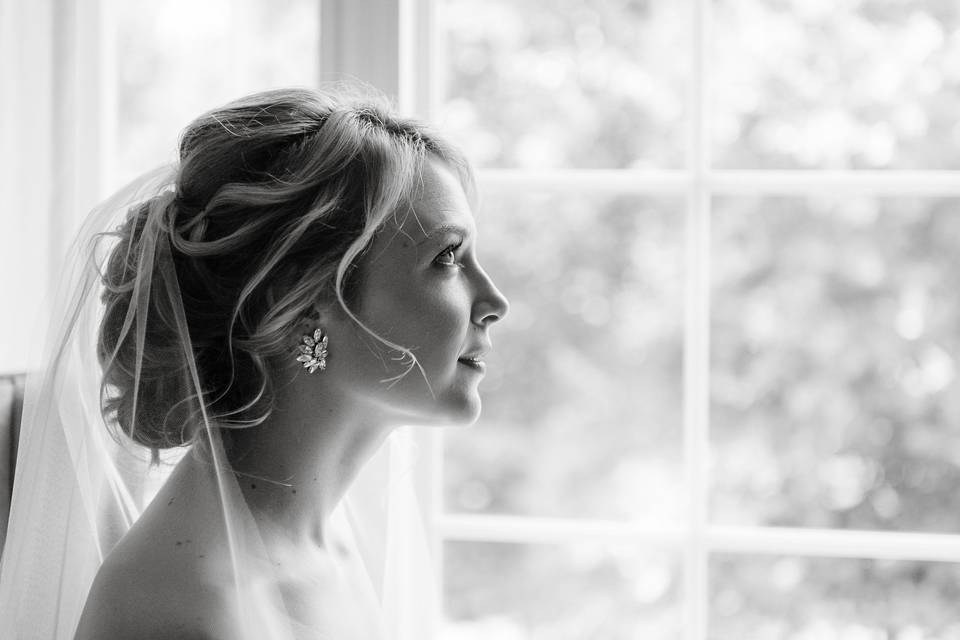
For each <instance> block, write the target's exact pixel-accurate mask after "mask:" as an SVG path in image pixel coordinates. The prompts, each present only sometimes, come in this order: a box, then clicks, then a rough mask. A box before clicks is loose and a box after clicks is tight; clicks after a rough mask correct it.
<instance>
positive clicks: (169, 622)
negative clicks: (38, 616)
mask: <svg viewBox="0 0 960 640" xmlns="http://www.w3.org/2000/svg"><path fill="white" fill-rule="evenodd" d="M138 551H139V550H138V549H137V548H136V545H128V546H125V547H124V546H121V548H118V549H116V550H115V551H114V552H113V553H111V554H110V555H109V556H108V557H107V559H106V560H105V562H104V564H103V565H102V566H101V567H100V570H99V572H98V573H97V577H96V579H95V580H94V583H93V585H92V587H91V589H90V594H89V595H88V596H87V602H86V605H85V606H84V610H83V615H82V616H81V619H80V623H79V625H78V627H77V633H76V636H75V638H76V640H94V639H99V638H153V639H156V640H163V639H165V638H184V639H192V640H214V639H216V638H223V637H229V634H228V633H227V631H228V629H227V628H228V627H229V620H230V614H229V612H228V611H227V609H228V608H229V606H230V605H229V602H228V600H227V599H226V598H224V597H223V596H222V594H221V593H220V590H218V589H217V588H215V587H214V586H213V585H211V584H209V583H208V582H207V581H205V580H204V579H203V576H202V575H200V573H199V572H198V571H197V569H196V568H195V567H191V566H190V564H189V563H187V562H184V561H183V559H181V558H177V557H176V556H173V555H171V554H166V553H162V552H160V553H150V554H143V553H139V552H138Z"/></svg>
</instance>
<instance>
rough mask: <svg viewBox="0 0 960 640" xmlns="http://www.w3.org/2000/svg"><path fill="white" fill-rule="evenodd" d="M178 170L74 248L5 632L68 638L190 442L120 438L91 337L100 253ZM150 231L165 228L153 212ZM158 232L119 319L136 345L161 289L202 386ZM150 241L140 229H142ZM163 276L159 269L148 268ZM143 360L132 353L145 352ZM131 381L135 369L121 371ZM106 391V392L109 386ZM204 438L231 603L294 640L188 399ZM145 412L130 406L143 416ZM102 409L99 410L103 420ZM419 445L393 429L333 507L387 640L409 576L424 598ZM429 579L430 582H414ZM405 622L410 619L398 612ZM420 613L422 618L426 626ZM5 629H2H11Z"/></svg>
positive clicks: (253, 633)
mask: <svg viewBox="0 0 960 640" xmlns="http://www.w3.org/2000/svg"><path fill="white" fill-rule="evenodd" d="M176 173H177V167H176V166H166V167H163V168H160V169H157V170H155V171H153V172H151V173H149V174H147V175H145V176H143V177H141V178H140V179H138V180H136V181H134V182H133V183H132V184H130V185H128V186H127V187H125V188H124V189H122V190H121V191H120V192H119V193H117V194H116V195H115V196H113V197H112V198H110V199H109V200H108V201H106V202H105V203H103V204H102V205H101V206H99V207H98V208H97V209H95V210H94V211H93V212H92V213H91V214H90V215H89V216H88V218H87V220H86V222H85V223H84V225H83V227H82V229H81V230H80V232H79V234H78V236H77V239H76V240H75V242H74V244H73V245H72V248H71V252H70V255H69V258H68V260H67V266H66V267H65V268H64V270H63V275H62V279H61V284H60V288H59V290H58V292H57V293H56V295H55V296H54V299H53V306H54V311H53V313H52V314H51V316H50V318H51V326H50V328H49V331H48V334H47V335H48V338H47V340H46V344H45V353H44V356H43V366H42V367H41V369H40V370H39V371H37V372H36V373H35V374H32V375H31V376H30V378H29V379H28V385H27V391H26V398H25V408H24V418H23V423H22V429H21V433H22V435H21V440H20V446H19V451H18V458H17V463H16V477H15V481H14V494H13V500H12V506H11V517H10V523H9V530H8V537H7V539H6V544H5V548H4V549H3V555H2V564H0V629H2V630H3V635H4V636H5V637H17V638H43V639H51V638H58V639H59V638H64V639H67V638H72V637H73V634H74V632H75V629H76V625H77V622H78V620H79V618H80V615H81V612H82V610H83V607H84V603H85V600H86V597H87V594H88V592H89V590H90V586H91V584H92V581H93V579H94V577H95V575H96V573H97V571H98V568H99V567H100V565H101V563H102V562H103V560H104V558H105V557H106V555H107V554H108V553H109V552H110V551H111V549H112V548H113V547H114V545H115V544H116V543H117V542H118V541H119V540H120V539H121V538H122V536H123V535H124V534H125V533H126V532H127V531H128V530H129V529H130V528H131V526H133V524H134V523H135V522H136V521H137V518H138V517H139V515H140V514H141V513H142V512H143V510H144V509H145V507H146V505H147V504H148V503H149V501H150V500H151V498H152V497H153V496H154V495H155V493H156V491H157V490H158V488H159V487H160V486H161V485H162V483H163V482H164V480H165V477H166V476H167V474H168V473H169V471H170V470H171V469H172V468H173V465H174V464H175V463H176V461H177V460H178V459H179V457H180V456H183V455H190V454H191V453H189V450H188V449H186V448H179V449H171V450H165V451H163V452H161V453H162V454H163V455H162V456H161V458H160V460H159V464H157V463H156V461H154V460H152V457H153V451H152V450H151V449H150V448H147V447H145V446H142V445H138V444H136V443H135V442H133V441H132V440H130V439H124V438H115V437H113V436H112V435H111V432H110V429H109V428H110V426H111V425H109V424H105V422H106V421H109V420H108V419H105V418H104V416H103V413H102V411H101V394H102V393H104V390H103V389H102V388H101V363H100V359H101V356H98V352H97V351H98V349H97V335H98V329H99V327H100V323H101V320H102V316H103V313H104V310H103V304H102V303H101V295H102V292H103V280H102V273H103V271H104V267H105V260H106V259H107V257H108V254H109V252H110V250H111V249H113V248H114V246H115V245H116V242H117V241H116V239H115V238H114V237H113V236H112V235H111V233H110V232H111V230H113V229H116V228H117V226H118V225H120V224H121V223H122V221H123V219H124V216H125V215H126V214H127V212H128V211H129V210H130V209H131V208H132V207H135V206H143V205H144V203H149V206H150V207H154V208H158V209H162V208H163V207H164V206H166V204H167V203H169V201H170V199H172V198H173V197H174V187H173V185H174V180H175V178H176ZM147 224H148V225H151V224H152V225H162V224H163V217H162V216H161V215H151V216H150V217H149V222H148V223H147ZM158 231H159V229H153V230H151V229H149V228H148V229H145V231H144V234H145V238H146V239H145V241H144V242H143V246H142V247H141V248H140V250H142V251H143V252H145V253H146V254H147V259H146V260H143V261H141V263H142V265H143V266H142V269H143V271H142V272H141V273H138V274H137V277H136V278H135V284H134V291H133V293H132V300H133V302H132V303H131V305H130V306H131V309H130V310H129V313H128V315H127V321H126V323H125V326H124V330H125V331H129V332H132V333H131V335H133V336H136V340H137V344H138V346H139V347H141V348H142V345H143V332H144V331H145V325H146V323H147V322H148V317H147V315H148V309H147V307H146V306H145V304H144V300H146V297H147V295H148V291H147V288H149V287H151V286H152V287H162V288H163V290H162V291H163V293H164V295H165V296H166V297H167V300H168V302H169V312H170V313H172V314H173V316H174V318H175V325H176V326H177V327H178V336H177V338H178V340H179V344H180V345H181V347H182V348H181V349H179V352H178V355H177V356H176V357H178V358H179V359H180V362H179V363H177V364H178V370H180V371H182V372H183V375H184V385H185V386H186V388H188V389H190V390H192V391H193V397H194V398H199V397H202V394H199V393H197V390H198V389H201V388H202V386H201V381H200V380H199V378H198V366H197V362H196V361H195V356H194V351H193V349H192V348H191V344H190V333H189V332H188V331H187V327H186V325H185V322H184V317H183V304H182V300H181V299H180V289H179V283H178V281H177V273H176V271H175V269H174V268H172V267H171V266H170V265H171V261H169V260H154V259H152V258H153V257H154V256H156V255H162V254H163V253H164V252H169V251H170V246H169V244H168V243H167V242H166V241H165V240H164V235H163V234H162V233H159V232H158ZM147 236H149V237H147ZM155 270H159V271H155ZM141 356H142V354H141ZM130 373H131V374H132V375H133V376H134V377H135V379H136V377H137V376H140V375H141V370H140V368H139V367H137V368H136V369H135V370H134V371H132V372H130ZM106 392H107V393H109V390H106ZM196 405H197V408H198V409H199V410H200V413H199V415H200V420H199V422H200V424H199V426H198V428H199V429H200V433H199V435H198V437H197V442H196V443H195V444H194V445H192V446H193V447H200V448H202V449H203V452H204V455H205V460H207V461H208V462H209V471H210V473H209V481H210V486H209V487H207V489H208V490H210V495H211V496H212V498H211V500H212V501H213V502H215V504H211V505H210V507H211V508H210V510H209V513H210V517H211V518H214V519H216V520H217V521H218V522H219V525H220V526H222V529H223V532H224V544H225V545H226V546H227V548H228V552H229V557H230V559H231V565H232V567H231V570H232V575H231V576H229V578H228V579H229V580H230V581H232V584H233V593H234V597H235V598H236V599H237V602H238V603H239V605H240V606H239V607H238V610H239V611H242V612H243V615H245V616H246V617H247V619H245V620H243V621H242V624H241V625H239V626H240V627H241V628H243V629H244V630H246V631H247V632H248V635H247V636H246V637H247V638H251V639H253V638H257V639H287V638H293V637H294V635H295V633H294V623H293V622H292V621H291V620H290V619H289V617H288V616H287V615H286V613H285V611H284V608H283V603H282V600H281V598H280V597H279V596H278V594H276V593H271V592H269V589H266V590H265V589H264V587H263V586H262V584H263V581H262V580H260V581H259V582H256V581H253V580H251V577H252V576H254V575H259V576H261V577H262V575H263V574H262V572H263V571H264V566H265V562H266V559H265V554H264V549H263V547H262V541H261V539H260V536H259V534H258V531H257V527H256V525H255V524H254V523H253V520H252V518H251V514H250V512H249V511H248V508H247V506H246V505H245V503H244V500H243V497H242V495H241V493H240V491H239V487H238V485H237V481H236V476H235V474H234V473H233V472H232V471H231V469H230V468H229V464H228V462H227V459H226V457H225V455H224V450H223V443H222V442H221V438H220V431H219V429H218V428H217V427H216V425H215V424H214V421H213V420H212V419H211V418H210V417H209V415H208V414H207V412H206V411H205V410H204V409H205V407H204V403H203V402H197V403H196ZM151 410H152V407H151V406H149V405H148V404H146V403H142V402H141V403H139V404H136V403H135V412H136V413H137V414H140V415H145V414H146V413H147V412H149V411H151ZM108 415H109V414H108ZM415 457H416V451H415V448H414V447H413V445H412V444H411V440H410V438H409V436H408V434H407V433H406V432H405V431H399V432H395V433H394V434H393V435H391V436H390V437H389V438H388V441H387V443H386V444H385V445H384V446H383V447H382V448H381V449H380V451H379V452H378V453H377V454H376V456H375V458H374V459H373V460H371V461H370V462H369V463H368V464H367V465H366V467H365V468H364V470H363V471H362V472H361V474H360V476H359V477H358V478H357V479H356V481H355V482H354V483H353V485H352V488H351V489H350V491H349V493H348V494H347V496H346V497H345V498H344V499H343V500H342V501H341V503H340V506H339V507H338V508H337V511H336V512H335V518H334V520H335V523H334V530H335V531H336V532H337V535H338V536H340V538H341V541H342V542H343V544H346V545H348V546H350V547H352V548H354V549H355V551H356V552H357V554H358V555H359V556H360V557H362V559H363V564H364V566H365V568H366V576H367V578H368V580H369V588H370V589H372V590H373V591H374V592H376V594H377V596H378V598H379V601H380V603H381V606H382V611H383V616H384V628H385V629H386V630H387V634H388V637H400V635H401V634H402V633H404V632H407V633H414V634H415V636H416V637H427V632H426V630H425V629H424V630H423V631H422V633H417V632H411V631H410V627H409V626H408V625H404V624H401V623H402V621H401V618H403V617H404V614H405V613H409V606H408V605H404V604H402V603H401V597H409V593H406V592H405V589H397V588H395V587H393V586H391V585H407V586H410V587H412V585H413V582H414V580H416V582H417V584H419V585H421V588H420V590H419V591H420V593H421V594H426V595H427V596H428V597H429V596H431V595H432V594H433V587H432V586H431V583H430V582H429V581H427V582H424V580H425V579H426V578H428V577H429V575H430V569H429V566H430V565H429V557H428V556H429V554H428V551H427V545H426V543H425V537H424V535H423V530H422V528H421V525H422V522H421V519H420V515H419V511H418V509H417V504H416V499H415V497H414V492H413V490H412V486H413V482H412V478H411V474H412V460H413V459H414V458H415ZM423 585H426V586H423ZM408 622H409V620H408ZM426 623H427V622H426V620H425V621H424V624H426ZM11 632H12V635H7V634H10V633H11Z"/></svg>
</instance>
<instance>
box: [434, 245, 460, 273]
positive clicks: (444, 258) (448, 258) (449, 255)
mask: <svg viewBox="0 0 960 640" xmlns="http://www.w3.org/2000/svg"><path fill="white" fill-rule="evenodd" d="M462 244H463V241H462V240H461V241H460V242H458V243H457V244H452V245H450V246H449V247H447V248H446V249H444V250H443V252H442V253H440V255H438V256H437V257H436V259H434V262H435V263H436V264H439V265H442V266H444V267H453V266H456V264H457V256H456V255H454V252H455V251H456V250H457V249H459V248H460V245H462Z"/></svg>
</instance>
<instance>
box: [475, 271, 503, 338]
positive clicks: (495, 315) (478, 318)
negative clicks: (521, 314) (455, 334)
mask: <svg viewBox="0 0 960 640" xmlns="http://www.w3.org/2000/svg"><path fill="white" fill-rule="evenodd" d="M479 285H480V286H479V287H478V289H477V297H476V298H475V300H474V303H473V318H472V320H473V322H474V324H477V325H480V326H481V327H485V326H487V325H490V324H493V323H494V322H496V321H498V320H500V319H501V318H503V317H504V316H505V315H507V311H509V309H510V302H509V301H508V300H507V298H506V296H504V295H503V294H502V293H500V290H499V289H497V286H496V285H495V284H493V280H491V279H490V276H488V275H487V274H486V272H484V271H483V270H480V283H479Z"/></svg>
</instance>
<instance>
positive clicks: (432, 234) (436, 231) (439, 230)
mask: <svg viewBox="0 0 960 640" xmlns="http://www.w3.org/2000/svg"><path fill="white" fill-rule="evenodd" d="M448 233H455V234H457V235H459V236H461V237H463V238H467V237H469V236H470V232H469V231H467V229H466V228H465V227H462V226H460V225H458V224H452V223H447V224H441V225H440V226H438V227H434V228H433V229H431V230H430V231H429V232H428V233H427V236H426V237H425V238H424V239H423V240H421V241H420V242H418V243H417V246H418V247H419V246H420V245H422V244H424V243H425V242H427V241H428V240H432V239H434V238H436V237H437V236H444V235H447V234H448Z"/></svg>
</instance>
